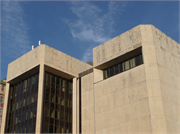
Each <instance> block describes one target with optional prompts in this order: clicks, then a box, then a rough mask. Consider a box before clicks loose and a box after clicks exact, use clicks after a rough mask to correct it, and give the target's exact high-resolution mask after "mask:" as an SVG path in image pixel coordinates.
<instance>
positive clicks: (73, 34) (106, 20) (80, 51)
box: [0, 1, 179, 79]
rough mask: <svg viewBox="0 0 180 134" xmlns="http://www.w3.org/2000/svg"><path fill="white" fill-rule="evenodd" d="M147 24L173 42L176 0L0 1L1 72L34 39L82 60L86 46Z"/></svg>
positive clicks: (88, 57) (86, 55) (89, 47)
mask: <svg viewBox="0 0 180 134" xmlns="http://www.w3.org/2000/svg"><path fill="white" fill-rule="evenodd" d="M139 24H153V25H154V26H155V27H157V28H158V29H160V30H161V31H162V32H164V33H166V34H167V35H168V36H170V37H171V38H172V39H174V40H175V41H177V42H178V43H179V2H178V1H149V2H145V1H84V2H83V1H1V36H0V37H1V74H0V79H3V78H5V77H6V74H7V67H8V64H9V63H10V62H12V61H13V60H15V59H17V58H19V57H21V56H22V55H23V54H25V53H27V52H29V51H31V46H32V45H34V46H35V47H36V46H38V41H39V40H41V43H42V44H47V45H49V46H51V47H53V48H55V49H58V50H60V51H62V52H64V53H66V54H68V55H70V56H73V57H75V58H77V59H79V60H82V61H84V62H87V61H92V49H93V48H94V47H96V46H98V45H100V44H102V43H104V42H106V41H107V40H109V39H111V38H113V37H115V36H117V35H119V34H122V33H123V32H125V31H128V30H129V29H131V28H133V27H135V26H137V25H139Z"/></svg>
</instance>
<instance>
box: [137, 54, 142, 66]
mask: <svg viewBox="0 0 180 134" xmlns="http://www.w3.org/2000/svg"><path fill="white" fill-rule="evenodd" d="M140 64H141V57H140V55H138V56H136V66H138V65H140Z"/></svg>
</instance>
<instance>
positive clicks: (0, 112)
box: [0, 78, 6, 132]
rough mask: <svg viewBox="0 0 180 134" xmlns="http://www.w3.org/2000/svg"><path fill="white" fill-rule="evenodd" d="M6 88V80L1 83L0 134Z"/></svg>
mask: <svg viewBox="0 0 180 134" xmlns="http://www.w3.org/2000/svg"><path fill="white" fill-rule="evenodd" d="M5 88H6V78H4V79H2V80H1V83H0V132H1V122H2V114H3V112H2V111H3V103H4V92H5V91H4V90H5Z"/></svg>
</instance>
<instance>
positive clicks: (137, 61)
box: [104, 54, 143, 79]
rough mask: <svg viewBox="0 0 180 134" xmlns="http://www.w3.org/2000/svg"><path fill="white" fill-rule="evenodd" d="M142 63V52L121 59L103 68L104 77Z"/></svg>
mask: <svg viewBox="0 0 180 134" xmlns="http://www.w3.org/2000/svg"><path fill="white" fill-rule="evenodd" d="M141 64H143V61H142V54H139V55H137V56H134V57H132V58H130V59H128V60H125V61H122V62H120V63H118V64H116V65H114V66H111V67H109V68H107V69H105V70H104V79H107V78H109V77H111V76H114V75H116V74H119V73H121V72H124V71H126V70H129V69H131V68H134V67H136V66H138V65H141Z"/></svg>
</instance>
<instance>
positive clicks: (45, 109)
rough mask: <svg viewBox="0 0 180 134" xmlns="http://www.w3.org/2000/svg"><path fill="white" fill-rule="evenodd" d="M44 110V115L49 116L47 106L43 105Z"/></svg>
mask: <svg viewBox="0 0 180 134" xmlns="http://www.w3.org/2000/svg"><path fill="white" fill-rule="evenodd" d="M44 112H45V113H44V114H45V116H47V117H49V108H47V107H45V108H44Z"/></svg>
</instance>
